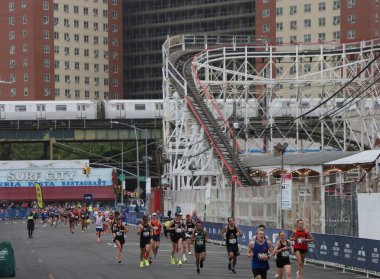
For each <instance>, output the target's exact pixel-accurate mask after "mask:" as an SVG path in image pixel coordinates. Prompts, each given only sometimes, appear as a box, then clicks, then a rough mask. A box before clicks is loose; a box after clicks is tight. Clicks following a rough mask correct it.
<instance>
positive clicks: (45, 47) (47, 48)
mask: <svg viewBox="0 0 380 279" xmlns="http://www.w3.org/2000/svg"><path fill="white" fill-rule="evenodd" d="M44 53H50V46H49V45H44Z"/></svg>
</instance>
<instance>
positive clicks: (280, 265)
mask: <svg viewBox="0 0 380 279" xmlns="http://www.w3.org/2000/svg"><path fill="white" fill-rule="evenodd" d="M278 237H279V240H278V241H277V243H276V246H275V248H274V253H275V254H276V255H277V257H276V267H277V274H276V278H280V279H282V274H283V271H284V269H285V276H286V279H290V272H291V265H290V258H289V255H290V254H289V253H290V241H289V240H287V239H286V238H285V232H284V231H280V232H279V234H278Z"/></svg>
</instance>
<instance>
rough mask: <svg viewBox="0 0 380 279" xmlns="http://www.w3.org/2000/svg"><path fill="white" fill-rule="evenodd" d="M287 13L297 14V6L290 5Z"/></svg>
mask: <svg viewBox="0 0 380 279" xmlns="http://www.w3.org/2000/svg"><path fill="white" fill-rule="evenodd" d="M289 14H291V15H296V14H297V6H295V5H293V6H290V9H289Z"/></svg>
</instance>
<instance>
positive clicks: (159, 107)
mask: <svg viewBox="0 0 380 279" xmlns="http://www.w3.org/2000/svg"><path fill="white" fill-rule="evenodd" d="M163 109H164V104H160V103H156V110H163Z"/></svg>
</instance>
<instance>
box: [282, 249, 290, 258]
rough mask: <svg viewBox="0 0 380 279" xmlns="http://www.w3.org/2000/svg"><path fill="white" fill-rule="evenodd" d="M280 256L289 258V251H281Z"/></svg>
mask: <svg viewBox="0 0 380 279" xmlns="http://www.w3.org/2000/svg"><path fill="white" fill-rule="evenodd" d="M281 256H282V257H284V258H289V251H282V252H281Z"/></svg>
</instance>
